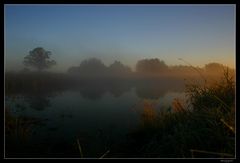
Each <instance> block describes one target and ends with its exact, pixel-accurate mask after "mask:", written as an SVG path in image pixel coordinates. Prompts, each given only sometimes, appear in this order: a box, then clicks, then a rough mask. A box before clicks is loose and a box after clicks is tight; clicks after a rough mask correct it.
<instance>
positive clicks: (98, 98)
mask: <svg viewBox="0 0 240 163" xmlns="http://www.w3.org/2000/svg"><path fill="white" fill-rule="evenodd" d="M175 98H178V99H185V93H184V81H183V80H179V81H174V82H166V81H162V82H161V81H159V82H155V83H154V84H153V83H148V82H141V83H140V84H139V83H135V85H128V84H124V83H114V84H107V86H106V85H101V84H99V83H98V82H94V84H92V85H82V86H78V87H76V86H74V87H71V88H69V89H65V90H61V91H57V92H51V93H49V92H44V91H41V90H39V92H37V93H36V92H35V93H34V94H31V93H27V92H26V93H24V92H21V93H15V94H12V95H8V96H5V108H6V109H7V110H8V114H10V117H11V121H12V123H13V124H12V126H14V127H12V128H13V129H10V130H9V132H8V133H6V135H5V146H6V151H5V154H6V157H27V158H29V157H54V158H63V157H84V158H99V157H101V156H102V155H103V154H104V153H105V152H107V151H111V149H112V148H116V146H118V145H119V144H121V143H123V142H125V140H126V139H128V134H129V133H131V132H132V131H134V130H135V129H136V128H137V127H138V126H139V124H140V123H141V116H142V114H143V112H144V109H143V106H144V103H145V102H148V103H150V104H152V105H154V109H155V111H156V112H160V111H166V110H168V109H169V108H170V107H171V105H172V101H173V100H174V99H175ZM5 116H7V115H5ZM27 118H30V119H31V118H32V121H27ZM24 120H25V121H27V122H26V123H25V121H24ZM34 120H35V121H34ZM20 121H21V122H20ZM31 122H34V123H31ZM10 125H11V124H10ZM5 131H6V130H5Z"/></svg>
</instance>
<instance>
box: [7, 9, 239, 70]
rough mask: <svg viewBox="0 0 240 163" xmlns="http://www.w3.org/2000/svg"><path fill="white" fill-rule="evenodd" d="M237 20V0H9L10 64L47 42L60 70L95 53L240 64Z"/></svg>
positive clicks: (107, 60)
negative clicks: (110, 0) (211, 0)
mask: <svg viewBox="0 0 240 163" xmlns="http://www.w3.org/2000/svg"><path fill="white" fill-rule="evenodd" d="M235 23H236V22H235V5H5V57H6V60H5V65H6V69H7V70H20V69H22V68H23V65H22V61H23V58H24V56H26V55H27V54H28V52H29V51H30V50H32V49H34V48H36V47H44V48H45V49H46V50H49V51H52V53H53V55H52V58H53V59H55V60H56V61H57V63H58V64H57V66H55V68H53V71H61V72H64V71H66V70H67V69H68V68H69V67H70V66H77V65H79V64H80V62H81V61H82V60H84V59H87V58H90V57H97V58H99V59H101V60H102V61H103V62H104V64H105V65H107V66H108V65H109V64H111V63H113V62H114V60H119V61H121V62H122V63H124V64H126V65H129V66H131V67H132V68H133V67H134V66H135V64H136V62H137V61H138V60H140V59H143V58H159V59H161V60H164V61H165V62H166V64H168V65H175V64H177V65H178V64H184V63H183V62H181V61H179V60H178V58H183V59H185V60H186V61H188V62H190V63H191V64H193V65H196V66H200V67H202V66H204V64H206V63H209V62H219V63H222V64H225V65H228V66H230V67H235V46H236V45H235V30H236V29H235V26H236V25H235Z"/></svg>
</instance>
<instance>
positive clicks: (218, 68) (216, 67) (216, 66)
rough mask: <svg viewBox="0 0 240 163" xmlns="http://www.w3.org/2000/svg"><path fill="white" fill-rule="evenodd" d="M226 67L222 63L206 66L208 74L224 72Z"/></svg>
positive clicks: (212, 63)
mask: <svg viewBox="0 0 240 163" xmlns="http://www.w3.org/2000/svg"><path fill="white" fill-rule="evenodd" d="M223 68H224V66H223V65H222V64H220V63H215V62H211V63H208V64H206V65H205V70H206V71H207V72H213V73H215V72H221V71H223Z"/></svg>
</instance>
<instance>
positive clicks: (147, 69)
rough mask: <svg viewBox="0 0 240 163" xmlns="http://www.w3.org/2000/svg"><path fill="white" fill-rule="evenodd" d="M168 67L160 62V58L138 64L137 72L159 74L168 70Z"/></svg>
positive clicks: (144, 60)
mask: <svg viewBox="0 0 240 163" xmlns="http://www.w3.org/2000/svg"><path fill="white" fill-rule="evenodd" d="M167 68H168V66H167V65H166V64H165V62H164V61H160V60H159V59H158V58H154V59H143V60H140V61H138V62H137V65H136V70H137V72H144V73H158V72H161V71H163V70H166V69H167Z"/></svg>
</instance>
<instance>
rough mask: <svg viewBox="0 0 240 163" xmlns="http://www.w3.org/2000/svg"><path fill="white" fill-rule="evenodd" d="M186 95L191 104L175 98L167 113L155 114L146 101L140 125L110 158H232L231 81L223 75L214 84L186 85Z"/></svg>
mask: <svg viewBox="0 0 240 163" xmlns="http://www.w3.org/2000/svg"><path fill="white" fill-rule="evenodd" d="M186 93H187V95H188V96H189V103H190V105H189V106H188V107H186V105H184V104H183V103H182V102H181V101H180V100H178V99H176V100H175V101H173V103H172V107H171V108H169V110H168V111H167V112H161V113H157V112H156V111H155V108H154V105H152V104H151V103H149V102H145V103H144V112H143V114H142V124H141V125H140V126H139V128H138V129H137V130H136V131H135V132H133V133H131V134H129V139H128V141H127V142H126V144H125V145H124V146H121V145H119V146H116V147H115V148H113V149H112V153H110V154H109V157H140V158H187V157H190V158H226V157H229V158H234V157H235V82H234V80H233V78H232V77H230V76H229V74H228V72H225V74H224V77H223V78H222V79H221V80H220V81H218V82H216V83H215V84H211V85H208V83H205V84H204V85H198V84H189V85H187V86H186ZM114 150H116V151H114Z"/></svg>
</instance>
